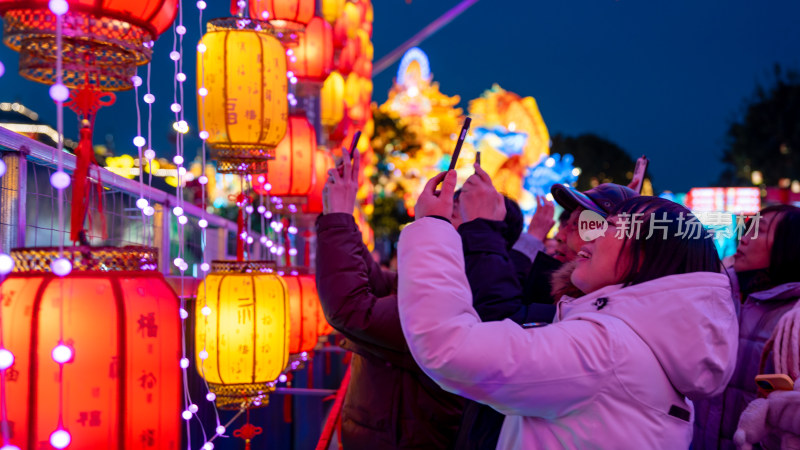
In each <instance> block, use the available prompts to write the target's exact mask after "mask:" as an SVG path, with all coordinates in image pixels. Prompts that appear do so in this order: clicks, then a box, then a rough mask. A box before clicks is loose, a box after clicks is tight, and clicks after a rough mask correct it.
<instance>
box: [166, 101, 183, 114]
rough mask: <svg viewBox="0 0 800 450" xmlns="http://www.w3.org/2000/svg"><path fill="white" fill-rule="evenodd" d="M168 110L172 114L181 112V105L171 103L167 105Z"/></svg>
mask: <svg viewBox="0 0 800 450" xmlns="http://www.w3.org/2000/svg"><path fill="white" fill-rule="evenodd" d="M169 109H170V110H171V111H172V112H174V113H179V112H181V105H180V103H173V104H171V105H169Z"/></svg>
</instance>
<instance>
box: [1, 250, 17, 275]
mask: <svg viewBox="0 0 800 450" xmlns="http://www.w3.org/2000/svg"><path fill="white" fill-rule="evenodd" d="M12 270H14V259H13V258H12V257H10V256H8V255H6V254H5V253H0V274H1V275H7V274H9V273H11V271H12Z"/></svg>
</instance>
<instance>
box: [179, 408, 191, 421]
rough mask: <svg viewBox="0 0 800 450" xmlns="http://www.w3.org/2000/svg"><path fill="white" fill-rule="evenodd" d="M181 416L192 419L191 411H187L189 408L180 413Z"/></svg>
mask: <svg viewBox="0 0 800 450" xmlns="http://www.w3.org/2000/svg"><path fill="white" fill-rule="evenodd" d="M181 417H183V420H192V412H191V411H189V410H186V411H184V412H182V413H181Z"/></svg>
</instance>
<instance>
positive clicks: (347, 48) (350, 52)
mask: <svg viewBox="0 0 800 450" xmlns="http://www.w3.org/2000/svg"><path fill="white" fill-rule="evenodd" d="M360 55H361V49H360V45H359V42H358V39H348V40H347V43H346V44H345V45H344V48H342V51H341V52H340V53H339V65H338V66H337V69H338V70H339V73H341V74H342V75H344V76H347V75H349V74H350V72H352V71H353V67H354V66H355V65H356V60H357V59H358V57H359V56H360Z"/></svg>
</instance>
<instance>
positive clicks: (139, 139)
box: [133, 136, 146, 147]
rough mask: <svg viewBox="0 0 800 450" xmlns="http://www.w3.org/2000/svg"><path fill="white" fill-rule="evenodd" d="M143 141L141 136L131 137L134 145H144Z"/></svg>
mask: <svg viewBox="0 0 800 450" xmlns="http://www.w3.org/2000/svg"><path fill="white" fill-rule="evenodd" d="M145 143H146V141H145V140H144V138H143V137H142V136H136V137H135V138H133V145H135V146H136V147H144V144H145Z"/></svg>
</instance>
